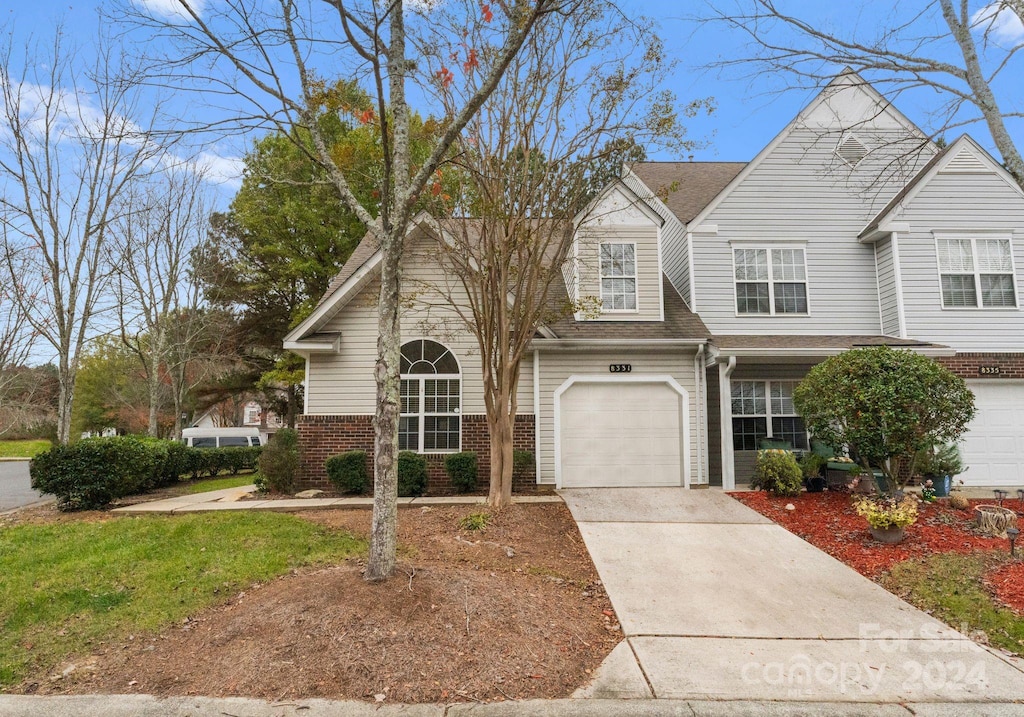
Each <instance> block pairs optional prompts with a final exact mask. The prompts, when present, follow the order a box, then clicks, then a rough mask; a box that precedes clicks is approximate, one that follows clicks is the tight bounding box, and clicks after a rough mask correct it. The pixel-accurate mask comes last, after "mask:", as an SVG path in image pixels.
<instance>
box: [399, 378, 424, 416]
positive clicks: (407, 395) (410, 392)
mask: <svg viewBox="0 0 1024 717" xmlns="http://www.w3.org/2000/svg"><path fill="white" fill-rule="evenodd" d="M401 404H402V408H401V413H419V412H420V382H419V381H418V380H416V379H402V387H401Z"/></svg>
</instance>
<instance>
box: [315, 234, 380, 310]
mask: <svg viewBox="0 0 1024 717" xmlns="http://www.w3.org/2000/svg"><path fill="white" fill-rule="evenodd" d="M378 249H380V242H379V241H377V237H376V236H374V234H373V232H366V235H365V236H364V237H363V238H362V240H361V241H360V242H359V244H357V245H356V248H355V249H353V250H352V254H351V255H349V257H348V261H346V262H345V263H344V264H342V266H341V269H339V270H338V273H337V274H335V275H334V278H333V279H331V283H329V284H328V285H327V290H326V291H325V292H324V295H323V296H321V297H320V301H318V302H316V305H317V308H319V307H320V305H321V304H323V303H324V302H325V301H327V299H329V298H330V297H331V295H332V294H334V292H336V291H337V290H338V289H340V288H341V287H342V286H343V285H344V284H345V282H346V281H348V280H349V279H350V278H352V275H353V274H355V273H356V272H357V271H358V270H359V268H360V267H361V266H362V265H363V264H365V263H366V262H367V261H369V260H370V257H372V256H373V255H374V254H376V253H377V250H378Z"/></svg>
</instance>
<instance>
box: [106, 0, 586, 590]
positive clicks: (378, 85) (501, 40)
mask: <svg viewBox="0 0 1024 717" xmlns="http://www.w3.org/2000/svg"><path fill="white" fill-rule="evenodd" d="M178 3H179V5H178V10H177V12H176V13H174V14H170V15H163V16H159V17H157V16H154V15H152V14H149V13H147V12H146V11H144V10H140V9H139V8H137V7H135V6H133V5H131V4H124V5H123V11H124V13H125V14H126V15H127V16H129V17H130V18H131V19H132V20H133V21H135V22H136V23H139V24H141V25H142V26H144V27H150V28H153V29H155V31H156V32H158V33H160V34H162V35H163V36H165V37H167V36H169V37H170V38H172V41H173V44H174V45H175V47H176V48H178V49H180V51H181V55H180V56H179V57H178V58H176V59H177V62H175V61H174V60H173V59H172V60H171V61H170V62H165V63H164V64H163V65H162V67H163V71H164V72H166V73H171V74H172V75H175V76H174V77H173V78H168V81H169V82H171V81H173V83H174V84H175V85H176V86H179V87H180V86H181V85H182V82H185V83H187V84H190V85H191V86H193V87H196V86H198V85H201V86H202V87H201V89H203V90H204V91H206V92H207V93H208V96H210V97H211V98H212V97H215V96H216V93H218V92H221V93H227V94H230V95H231V96H232V97H234V99H235V100H240V101H242V102H244V103H245V105H246V107H247V108H248V109H249V110H251V111H249V112H248V114H247V119H249V120H251V121H252V122H254V123H261V124H262V125H263V126H268V125H269V126H274V127H275V128H277V129H280V130H285V134H289V132H287V130H288V129H290V128H291V127H301V128H302V129H303V130H305V131H308V132H309V137H310V139H311V142H312V146H313V152H314V155H315V159H316V160H317V161H318V162H320V163H321V164H322V165H323V166H324V168H325V169H326V170H327V174H328V176H329V178H330V181H331V182H332V183H333V185H334V187H335V188H336V189H337V191H338V194H339V196H340V197H341V199H342V200H343V201H344V202H345V203H346V204H347V205H348V207H349V208H350V209H351V210H352V211H353V213H354V214H355V215H356V216H357V217H358V218H359V220H360V221H361V222H363V223H364V224H365V225H366V226H367V227H368V229H369V231H370V232H372V233H373V235H374V236H375V237H376V238H377V240H378V241H379V242H380V247H381V253H382V256H383V260H382V261H381V282H380V297H379V302H378V312H379V319H378V329H379V339H378V343H377V363H376V367H375V370H374V376H375V379H376V383H377V407H376V415H375V419H374V429H375V446H374V507H373V525H372V529H371V536H370V556H369V562H368V565H367V569H366V578H367V579H368V580H371V581H374V580H382V579H385V578H387V577H389V576H390V575H391V574H392V573H393V572H394V568H395V555H396V552H395V551H396V525H397V516H398V508H397V453H398V420H399V383H400V382H399V368H400V364H399V359H400V350H401V335H400V330H399V310H400V290H401V268H400V266H401V264H400V260H401V257H402V253H403V248H404V242H405V237H406V233H407V230H408V228H409V226H410V222H411V221H412V218H413V213H414V211H415V206H416V204H417V201H418V200H419V198H420V194H421V192H422V191H423V188H424V187H425V186H426V184H427V183H428V182H429V181H430V179H431V177H433V176H434V172H435V171H436V170H437V168H438V167H439V166H440V165H441V163H442V161H443V160H444V158H445V157H446V156H447V155H448V153H449V150H450V148H451V145H452V143H453V142H454V141H455V139H456V138H457V137H458V135H459V133H460V132H461V131H462V130H463V128H464V127H465V126H466V124H467V123H468V122H469V121H470V120H471V119H472V117H473V116H474V115H475V114H476V112H477V111H478V110H479V108H480V106H481V105H482V104H483V102H484V101H485V100H486V99H487V97H488V96H489V95H490V93H491V92H492V91H493V90H494V88H495V86H496V85H497V83H498V80H499V79H500V78H501V75H502V73H503V72H504V71H505V68H506V67H507V65H508V64H509V62H511V61H512V59H513V58H514V57H515V55H516V53H517V52H518V51H519V48H520V46H521V45H522V43H523V42H524V40H525V39H526V38H527V37H528V36H529V34H530V33H531V31H532V30H533V28H534V26H535V24H536V23H538V22H539V21H542V20H543V19H544V18H545V16H547V15H550V14H568V13H571V12H573V11H574V9H575V8H576V7H578V6H580V5H581V4H582V0H512V1H511V2H503V3H495V4H494V5H489V4H487V3H485V2H480V3H477V4H476V5H474V13H473V15H472V16H470V15H467V14H466V13H462V12H459V9H451V8H448V7H447V6H446V5H445V4H444V3H422V4H417V5H410V8H415V9H410V8H407V7H406V4H405V3H404V2H403V1H402V0H388V1H387V2H376V1H371V0H353V1H352V2H346V1H345V0H324V1H323V2H322V3H306V2H299V1H298V0H277V1H276V2H266V3H257V4H253V3H250V2H247V1H246V0H223V2H219V3H216V4H211V5H210V6H209V7H208V8H207V9H206V10H205V11H204V13H207V14H203V13H200V12H199V11H197V10H196V9H195V7H193V5H192V4H190V3H188V2H187V1H186V0H178ZM481 23H482V24H484V25H486V26H487V27H488V28H489V36H490V38H491V39H492V40H493V46H494V48H495V53H496V55H495V58H494V61H493V62H491V63H489V66H488V70H487V73H488V74H487V76H486V77H485V78H484V79H482V80H481V81H480V82H479V84H478V86H477V90H476V91H475V92H474V93H472V94H469V95H468V96H467V97H466V100H465V101H464V102H463V103H461V104H460V105H459V106H458V107H454V106H453V107H452V108H451V110H452V111H451V113H450V114H449V115H448V116H446V117H445V118H444V131H443V132H441V133H440V135H439V137H438V138H437V139H436V140H435V142H434V143H433V145H432V146H431V147H430V149H429V152H428V153H427V154H426V156H425V157H423V158H422V159H420V160H419V161H414V157H413V156H412V152H411V142H410V116H411V112H412V108H411V106H410V101H409V97H408V94H407V93H408V90H409V87H410V85H413V86H415V84H417V83H418V84H421V85H430V84H437V83H441V84H445V83H451V82H453V81H454V79H455V77H454V74H453V73H452V71H451V70H450V69H448V68H447V67H438V66H436V65H434V64H432V63H430V62H429V61H428V60H429V55H430V53H429V45H430V43H431V37H430V36H431V34H432V33H437V32H442V33H443V34H445V35H447V36H448V37H449V39H451V40H452V41H453V42H457V41H458V40H457V38H459V37H461V36H462V35H463V33H464V32H465V31H466V29H467V28H469V27H473V26H475V25H478V24H481ZM442 28H444V29H443V30H442ZM473 50H474V48H471V47H465V48H464V49H463V54H464V55H466V56H467V58H468V56H469V54H470V53H471V52H472V51H473ZM467 61H468V59H467ZM210 66H212V67H213V68H214V70H215V72H214V73H211V72H210V71H209V67H210ZM456 69H458V66H457V65H456ZM179 70H180V72H177V71H179ZM176 72H177V74H175V73H176ZM341 76H345V77H355V78H358V79H359V80H360V81H361V82H362V83H363V84H364V89H366V90H367V91H368V92H369V93H370V95H371V97H372V106H371V107H348V106H345V105H344V104H343V103H342V102H339V101H337V98H332V97H331V96H330V93H329V91H328V87H329V86H330V85H331V84H332V82H333V80H334V79H335V78H337V77H341ZM197 80H198V82H197ZM324 106H327V107H331V108H332V109H335V110H336V111H342V112H351V113H353V114H355V115H356V116H357V117H358V119H359V120H360V121H361V122H363V123H365V124H368V125H372V126H374V127H375V128H376V129H377V132H378V139H379V142H380V144H381V148H382V156H383V158H384V159H383V167H382V168H381V174H380V177H379V188H378V190H377V192H376V194H377V196H378V199H377V202H378V204H377V206H374V207H370V206H367V205H365V204H363V203H361V202H360V201H359V199H358V197H357V196H356V195H355V193H354V192H353V191H352V186H353V184H354V182H353V178H352V177H351V176H349V174H348V169H347V167H346V165H345V164H344V162H343V160H341V159H340V158H337V157H335V156H333V155H332V153H331V151H330V146H329V144H328V142H327V140H326V138H325V137H324V136H323V135H322V133H321V131H320V127H319V125H318V122H317V121H316V120H317V115H318V112H319V111H320V110H321V108H323V107H324ZM242 114H246V113H245V112H243V113H242Z"/></svg>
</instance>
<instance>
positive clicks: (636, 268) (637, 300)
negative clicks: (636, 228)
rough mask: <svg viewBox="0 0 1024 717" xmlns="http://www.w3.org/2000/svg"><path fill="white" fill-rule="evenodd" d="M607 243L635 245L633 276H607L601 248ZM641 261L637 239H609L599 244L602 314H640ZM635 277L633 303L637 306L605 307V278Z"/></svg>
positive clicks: (598, 270)
mask: <svg viewBox="0 0 1024 717" xmlns="http://www.w3.org/2000/svg"><path fill="white" fill-rule="evenodd" d="M605 245H609V246H615V245H623V246H631V247H633V276H632V277H628V276H608V277H606V276H605V275H604V274H603V273H602V271H601V248H602V247H604V246H605ZM639 276H640V262H639V257H638V256H637V243H636V242H635V241H623V240H608V241H601V242H598V244H597V288H598V293H599V294H600V296H601V313H602V314H639V313H640V278H639ZM606 278H607V279H629V278H632V279H633V303H634V306H635V308H633V309H609V308H606V307H605V302H604V280H605V279H606Z"/></svg>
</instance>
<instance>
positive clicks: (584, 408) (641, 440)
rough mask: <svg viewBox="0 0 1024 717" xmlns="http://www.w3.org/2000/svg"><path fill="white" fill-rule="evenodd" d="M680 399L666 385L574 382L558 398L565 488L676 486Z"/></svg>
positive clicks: (678, 478) (678, 481) (679, 455)
mask: <svg viewBox="0 0 1024 717" xmlns="http://www.w3.org/2000/svg"><path fill="white" fill-rule="evenodd" d="M681 406H682V403H681V397H680V395H679V394H678V393H677V392H676V391H675V390H673V389H672V388H671V387H670V386H668V385H667V384H664V383H651V384H647V383H603V382H602V383H576V384H573V385H572V386H570V387H569V388H568V389H567V390H566V391H565V392H564V393H563V394H562V396H561V398H560V406H559V409H560V410H559V413H560V438H559V440H560V443H561V445H560V449H561V450H560V453H561V474H562V475H561V480H562V486H563V487H567V488H568V487H595V486H602V487H613V486H616V487H618V486H673V485H680V484H681V482H682V479H681V475H682V473H681V466H682V456H683V450H682V441H683V440H684V436H683V435H682V426H681V419H680V409H681Z"/></svg>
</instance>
